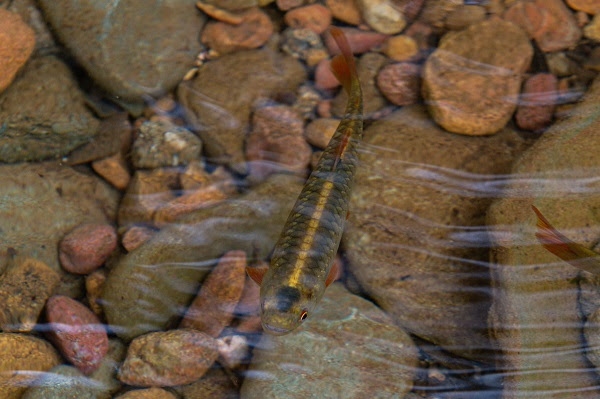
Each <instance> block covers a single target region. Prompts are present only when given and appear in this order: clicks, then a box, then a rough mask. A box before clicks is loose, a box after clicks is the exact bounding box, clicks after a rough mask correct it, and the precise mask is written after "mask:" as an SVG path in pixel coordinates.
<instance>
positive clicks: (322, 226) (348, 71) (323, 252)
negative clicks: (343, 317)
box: [248, 28, 363, 335]
mask: <svg viewBox="0 0 600 399" xmlns="http://www.w3.org/2000/svg"><path fill="white" fill-rule="evenodd" d="M330 32H331V34H332V36H333V37H334V39H335V40H336V42H337V43H338V46H339V47H340V49H341V50H342V54H341V55H338V56H336V57H335V58H334V59H333V60H332V70H333V72H334V74H335V75H336V77H337V78H338V80H340V82H341V83H342V84H343V86H344V88H345V90H346V91H347V93H348V103H347V106H346V111H345V115H344V118H343V119H342V121H341V122H340V124H339V126H338V128H337V130H336V132H335V133H334V135H333V137H332V138H331V141H330V142H329V144H328V145H327V147H326V148H325V150H324V151H323V153H322V155H321V158H320V160H319V162H318V164H317V166H316V168H315V169H314V171H313V172H312V173H311V175H310V176H309V178H308V180H307V181H306V184H305V185H304V188H303V189H302V192H301V193H300V195H299V197H298V199H297V201H296V204H295V205H294V207H293V209H292V211H291V212H290V215H289V217H288V219H287V221H286V223H285V225H284V228H283V231H282V233H281V236H280V238H279V240H278V242H277V244H276V246H275V249H274V251H273V256H272V258H271V263H270V267H269V268H268V270H266V271H264V275H262V274H261V272H259V271H257V270H254V271H251V269H248V274H250V276H251V277H252V278H253V279H254V280H255V281H257V282H259V283H260V284H261V289H260V298H261V319H262V325H263V328H264V330H265V331H267V332H269V333H271V334H275V335H282V334H286V333H288V332H290V331H292V330H294V329H295V328H296V327H298V326H299V325H300V324H301V323H302V321H304V319H306V317H307V316H308V315H309V314H310V313H311V312H312V310H313V309H314V308H315V307H316V305H317V303H318V302H319V301H320V299H321V298H322V296H323V294H324V292H325V288H326V286H327V285H329V284H330V283H331V282H332V281H333V280H334V279H335V278H334V275H337V270H332V264H333V261H334V257H335V255H336V252H337V250H338V247H339V245H340V240H341V237H342V232H343V229H344V223H345V221H346V217H347V214H348V207H349V202H350V191H351V188H352V182H353V179H354V173H355V170H356V167H357V164H358V143H359V141H360V140H361V138H362V130H363V115H362V92H361V88H360V82H359V80H358V75H357V74H356V67H355V65H354V58H353V56H352V53H351V51H350V46H349V45H348V42H347V41H346V38H345V37H344V35H343V33H342V32H341V30H339V29H337V28H331V30H330Z"/></svg>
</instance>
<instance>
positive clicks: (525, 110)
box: [515, 73, 558, 131]
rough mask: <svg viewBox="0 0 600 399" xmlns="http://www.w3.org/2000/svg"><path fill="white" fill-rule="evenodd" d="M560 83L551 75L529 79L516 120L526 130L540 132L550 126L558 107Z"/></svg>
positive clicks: (537, 75) (546, 74) (524, 88)
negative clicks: (555, 109)
mask: <svg viewBox="0 0 600 399" xmlns="http://www.w3.org/2000/svg"><path fill="white" fill-rule="evenodd" d="M557 91H558V81H557V79H556V77H555V76H554V75H552V74H549V73H538V74H536V75H533V76H531V77H529V78H528V79H527V80H526V81H525V84H524V85H523V90H522V92H521V97H520V98H521V100H520V103H519V106H518V107H517V113H516V115H515V119H516V122H517V125H518V126H519V127H520V128H521V129H524V130H531V131H539V130H542V129H544V128H546V127H548V126H549V125H550V123H551V122H552V116H553V115H554V108H555V107H556V102H557V97H558V94H557Z"/></svg>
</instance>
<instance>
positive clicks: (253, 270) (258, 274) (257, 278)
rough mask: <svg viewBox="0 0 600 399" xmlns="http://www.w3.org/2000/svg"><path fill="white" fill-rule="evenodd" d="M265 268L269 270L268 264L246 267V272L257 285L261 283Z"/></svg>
mask: <svg viewBox="0 0 600 399" xmlns="http://www.w3.org/2000/svg"><path fill="white" fill-rule="evenodd" d="M267 270H269V267H268V266H254V267H249V266H248V267H246V273H247V274H248V276H250V278H251V279H252V280H254V282H255V283H256V284H258V285H261V284H262V281H263V277H264V276H265V273H266V272H267Z"/></svg>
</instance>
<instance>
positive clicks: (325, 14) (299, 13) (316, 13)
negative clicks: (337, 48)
mask: <svg viewBox="0 0 600 399" xmlns="http://www.w3.org/2000/svg"><path fill="white" fill-rule="evenodd" d="M283 20H284V21H285V23H286V24H287V25H288V26H290V27H292V28H296V29H310V30H312V31H313V32H315V33H317V34H321V33H323V32H325V31H326V30H327V28H328V27H329V25H331V11H329V9H328V8H327V7H325V6H322V5H321V4H311V5H309V6H304V7H299V8H294V9H293V10H290V11H288V12H287V13H286V14H285V17H284V18H283Z"/></svg>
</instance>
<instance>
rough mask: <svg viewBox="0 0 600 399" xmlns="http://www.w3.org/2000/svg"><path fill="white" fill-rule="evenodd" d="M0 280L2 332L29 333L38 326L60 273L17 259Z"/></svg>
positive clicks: (36, 262) (38, 263)
mask: <svg viewBox="0 0 600 399" xmlns="http://www.w3.org/2000/svg"><path fill="white" fill-rule="evenodd" d="M1 277H2V278H1V279H0V303H1V304H2V307H1V308H0V329H1V330H2V331H4V332H29V331H31V330H32V329H33V328H34V327H35V325H36V324H37V320H38V317H39V315H40V313H41V312H42V309H43V307H44V305H45V304H46V300H47V299H48V298H50V296H51V295H52V294H53V293H54V289H55V288H56V286H57V285H58V282H59V280H60V276H59V274H58V273H57V272H56V271H54V270H52V269H51V268H50V267H48V266H47V265H45V264H44V263H42V262H40V261H37V260H35V259H30V258H26V259H20V258H18V259H16V260H15V261H14V265H12V266H11V267H9V268H8V270H7V271H6V272H4V274H2V276H1Z"/></svg>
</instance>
